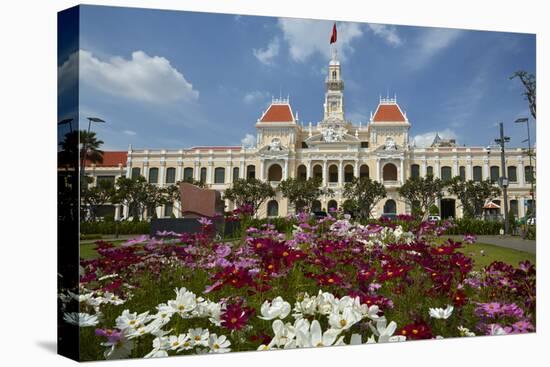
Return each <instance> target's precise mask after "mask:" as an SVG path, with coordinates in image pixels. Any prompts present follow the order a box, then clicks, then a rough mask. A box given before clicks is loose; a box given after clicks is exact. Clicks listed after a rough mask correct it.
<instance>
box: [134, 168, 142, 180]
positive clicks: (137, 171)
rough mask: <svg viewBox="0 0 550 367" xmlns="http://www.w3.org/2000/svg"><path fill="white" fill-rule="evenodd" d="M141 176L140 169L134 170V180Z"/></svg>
mask: <svg viewBox="0 0 550 367" xmlns="http://www.w3.org/2000/svg"><path fill="white" fill-rule="evenodd" d="M140 175H141V169H140V168H139V167H134V168H132V179H135V178H138V177H139V176H140Z"/></svg>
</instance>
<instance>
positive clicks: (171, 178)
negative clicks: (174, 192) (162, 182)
mask: <svg viewBox="0 0 550 367" xmlns="http://www.w3.org/2000/svg"><path fill="white" fill-rule="evenodd" d="M166 183H167V184H174V183H176V169H175V168H174V167H170V168H168V169H167V170H166Z"/></svg>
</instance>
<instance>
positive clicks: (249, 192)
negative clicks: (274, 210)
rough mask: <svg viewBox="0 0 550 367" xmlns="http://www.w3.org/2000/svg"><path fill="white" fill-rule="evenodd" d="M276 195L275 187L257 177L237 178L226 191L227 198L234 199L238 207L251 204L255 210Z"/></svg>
mask: <svg viewBox="0 0 550 367" xmlns="http://www.w3.org/2000/svg"><path fill="white" fill-rule="evenodd" d="M274 196H275V189H274V188H273V187H272V186H271V184H270V183H269V182H264V181H260V180H258V179H255V178H247V179H238V180H235V181H234V182H233V184H232V186H231V187H230V188H228V189H227V190H225V192H224V197H225V198H226V199H228V200H231V201H233V202H234V203H235V204H237V206H238V207H241V206H244V205H245V204H250V205H252V206H253V207H254V212H257V211H258V208H259V207H260V206H261V205H262V203H263V202H264V201H266V200H267V199H268V198H272V197H274Z"/></svg>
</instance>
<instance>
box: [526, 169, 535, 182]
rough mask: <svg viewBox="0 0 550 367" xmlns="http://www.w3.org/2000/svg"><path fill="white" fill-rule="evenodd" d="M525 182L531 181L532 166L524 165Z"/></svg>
mask: <svg viewBox="0 0 550 367" xmlns="http://www.w3.org/2000/svg"><path fill="white" fill-rule="evenodd" d="M525 182H528V183H531V182H534V181H533V167H531V166H525Z"/></svg>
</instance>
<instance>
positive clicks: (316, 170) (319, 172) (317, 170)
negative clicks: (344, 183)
mask: <svg viewBox="0 0 550 367" xmlns="http://www.w3.org/2000/svg"><path fill="white" fill-rule="evenodd" d="M313 177H314V178H318V179H320V180H322V179H323V167H321V165H320V164H317V165H315V166H314V167H313Z"/></svg>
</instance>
